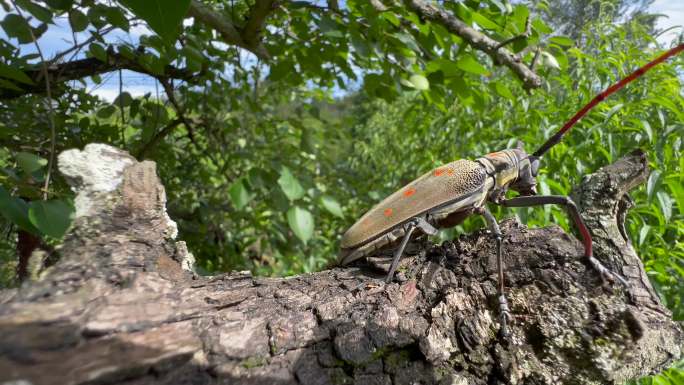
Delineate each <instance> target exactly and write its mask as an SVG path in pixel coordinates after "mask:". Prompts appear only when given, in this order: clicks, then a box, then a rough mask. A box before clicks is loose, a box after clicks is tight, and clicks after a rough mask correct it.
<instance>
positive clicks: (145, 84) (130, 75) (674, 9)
mask: <svg viewBox="0 0 684 385" xmlns="http://www.w3.org/2000/svg"><path fill="white" fill-rule="evenodd" d="M650 10H651V12H653V13H658V14H662V15H664V17H661V18H660V19H659V21H658V27H659V28H661V29H667V28H670V27H675V26H679V27H677V28H674V29H673V30H671V31H669V32H667V33H665V34H663V35H661V36H659V37H658V41H659V42H661V43H663V44H666V43H669V42H670V41H671V40H672V39H675V38H676V37H677V36H679V34H681V32H682V27H681V25H684V0H656V1H655V2H654V3H653V5H652V6H651V8H650ZM4 15H5V12H4V11H3V10H2V8H0V18H4ZM146 33H149V31H148V30H147V28H145V27H144V26H135V27H132V28H131V31H130V34H127V33H124V32H122V31H118V33H117V32H116V31H115V32H112V33H111V34H110V35H109V36H110V39H112V38H113V40H110V41H114V42H117V41H119V42H124V41H125V42H129V43H135V42H137V40H138V38H139V37H140V36H141V35H142V34H146ZM88 36H89V34H87V33H79V34H77V36H76V38H77V40H78V41H83V40H85V39H87V38H88ZM0 38H5V39H6V38H7V37H6V36H5V35H4V32H3V31H2V30H1V29H0ZM39 43H40V45H41V49H42V51H43V54H44V55H45V56H46V57H48V58H50V57H53V56H54V55H55V54H56V53H57V52H60V51H63V50H65V49H67V48H69V47H71V45H72V44H73V37H72V35H71V29H70V28H69V22H68V20H67V18H66V17H62V18H58V19H57V20H56V25H54V26H51V27H50V28H49V30H48V31H47V32H46V33H45V35H43V37H42V38H41V39H40V40H39ZM31 52H35V48H34V46H33V45H32V44H27V45H22V53H31ZM83 56H84V53H83V52H81V53H80V54H79V55H78V56H77V57H83ZM122 75H123V89H124V90H125V91H128V92H129V93H131V94H132V95H133V96H140V95H143V94H145V93H147V92H151V93H152V94H153V95H154V94H155V93H156V92H163V91H158V87H157V85H156V81H155V79H153V78H151V77H149V76H146V75H142V74H139V73H135V72H131V71H123V73H122ZM102 78H103V82H102V84H99V85H95V84H92V83H90V82H89V83H88V88H89V89H90V91H91V93H93V94H96V95H99V96H100V97H102V98H103V99H105V100H109V101H112V100H114V98H116V96H117V95H118V94H119V74H118V72H115V73H110V74H106V75H103V76H102Z"/></svg>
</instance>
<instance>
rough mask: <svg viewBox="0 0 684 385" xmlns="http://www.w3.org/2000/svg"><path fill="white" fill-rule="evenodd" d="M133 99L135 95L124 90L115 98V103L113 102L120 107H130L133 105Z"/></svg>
mask: <svg viewBox="0 0 684 385" xmlns="http://www.w3.org/2000/svg"><path fill="white" fill-rule="evenodd" d="M132 101H133V97H132V96H131V94H129V93H128V92H126V91H124V92H122V93H120V94H119V96H117V97H116V99H114V103H112V104H113V105H115V106H117V107H119V108H121V107H128V106H130V105H131V102H132Z"/></svg>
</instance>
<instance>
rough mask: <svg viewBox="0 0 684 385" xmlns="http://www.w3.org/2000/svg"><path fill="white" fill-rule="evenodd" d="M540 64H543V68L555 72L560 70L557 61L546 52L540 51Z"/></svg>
mask: <svg viewBox="0 0 684 385" xmlns="http://www.w3.org/2000/svg"><path fill="white" fill-rule="evenodd" d="M541 54H542V62H543V63H544V65H545V66H547V67H551V68H555V69H557V70H559V69H560V64H558V60H556V58H555V57H554V56H553V55H551V54H550V53H548V52H546V51H542V53H541Z"/></svg>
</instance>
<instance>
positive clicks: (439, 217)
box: [338, 44, 684, 335]
mask: <svg viewBox="0 0 684 385" xmlns="http://www.w3.org/2000/svg"><path fill="white" fill-rule="evenodd" d="M682 51H684V44H680V45H678V46H676V47H674V48H672V49H670V50H669V51H667V52H665V53H664V54H662V55H660V56H659V57H657V58H656V59H655V60H653V61H651V62H649V63H648V64H646V65H645V66H643V67H641V68H639V69H637V70H636V71H634V72H632V73H631V74H630V75H629V76H627V77H626V78H624V79H622V80H620V81H619V82H617V83H615V84H613V85H611V86H610V87H608V88H607V89H606V90H604V91H603V92H601V93H600V94H598V95H597V96H596V97H594V98H593V99H592V100H591V101H590V102H589V103H588V104H587V105H585V106H584V107H582V109H580V110H579V111H578V112H576V113H575V115H573V116H572V118H570V120H568V121H567V122H566V123H565V124H564V125H563V127H561V129H560V130H558V132H556V134H554V135H553V136H552V137H551V138H550V139H548V140H547V141H546V143H544V144H543V145H542V146H541V147H540V148H539V149H538V150H537V151H535V152H534V153H533V154H532V155H528V154H527V153H525V151H524V150H523V149H522V148H515V149H507V150H503V151H498V152H492V153H489V154H487V155H484V156H483V157H481V158H477V159H475V160H465V159H459V160H456V161H453V162H451V163H448V164H446V165H444V166H440V167H437V168H435V169H433V170H431V171H430V172H428V173H426V174H424V175H423V176H421V177H420V178H418V179H416V180H414V181H413V182H411V183H409V184H408V185H406V186H404V187H402V188H401V189H400V190H398V191H396V192H395V193H393V194H392V195H390V196H388V197H387V198H385V199H384V200H383V201H382V202H380V203H379V204H377V205H376V206H375V207H373V208H372V209H371V210H370V211H368V212H367V213H366V214H365V215H364V216H362V217H361V219H359V220H358V221H357V222H356V223H355V224H354V225H352V227H350V228H349V230H347V232H346V233H345V234H344V235H343V236H342V242H341V249H342V250H341V253H340V256H339V259H338V263H339V264H340V265H344V264H348V263H350V262H352V261H354V260H357V259H359V258H362V257H368V256H371V255H373V254H374V253H375V252H376V251H379V250H381V249H387V248H390V247H392V246H396V244H397V243H398V241H399V240H401V242H399V246H398V247H397V248H396V250H395V252H394V255H393V259H392V264H391V265H390V268H389V273H388V274H387V279H386V282H388V283H389V282H391V281H392V277H393V276H394V272H395V271H396V269H397V266H398V265H399V259H400V258H401V255H402V253H403V252H404V249H405V248H406V245H407V244H408V242H409V240H410V239H411V237H415V236H417V235H421V234H427V235H434V234H437V231H438V230H437V229H438V228H443V227H451V226H455V225H456V224H458V223H460V222H461V221H463V220H464V219H465V218H466V217H467V216H469V215H471V214H474V213H477V214H481V215H483V216H484V219H485V221H486V222H487V226H488V227H489V230H490V231H491V232H492V234H493V235H494V237H495V239H496V261H497V270H498V297H499V317H500V320H501V330H500V331H501V333H502V334H503V335H506V334H507V327H506V324H507V322H508V320H509V319H510V317H511V315H510V312H509V309H508V302H507V301H506V296H505V295H504V266H503V261H502V256H501V241H502V239H503V236H502V234H501V231H500V230H499V225H498V224H497V222H496V219H495V218H494V216H493V215H492V213H491V212H490V211H489V210H488V209H487V206H486V203H488V202H489V203H493V204H497V205H502V206H505V207H530V206H540V205H547V204H557V205H564V206H565V207H566V208H567V209H568V211H569V212H570V216H571V217H572V220H573V221H574V223H575V226H576V227H577V229H578V230H579V233H580V236H581V238H582V242H583V244H584V257H585V258H586V259H587V261H588V262H589V264H590V265H591V266H592V267H593V268H594V269H595V270H597V271H598V272H599V273H600V274H601V276H602V278H604V279H606V280H608V281H610V282H614V281H615V280H616V279H617V280H618V281H620V282H621V283H622V284H623V285H627V283H626V282H625V280H624V279H623V278H622V277H620V276H619V275H617V274H614V273H612V272H611V271H609V270H608V269H607V268H606V267H604V266H603V264H601V262H599V261H598V260H597V259H596V258H595V257H594V256H593V254H592V240H591V235H590V234H589V230H588V229H587V227H586V226H585V225H584V223H583V222H582V218H581V217H580V215H579V212H578V211H577V206H576V205H575V203H574V202H573V201H572V200H571V199H570V198H569V197H566V196H560V195H547V196H537V195H535V194H536V184H537V181H536V179H535V178H536V176H537V174H538V172H539V162H540V160H541V158H542V156H543V155H544V154H545V153H546V152H547V151H548V150H549V149H550V148H551V147H553V146H554V145H556V144H557V143H559V142H560V140H561V138H562V137H563V135H565V133H567V132H568V130H570V128H571V127H572V126H574V125H575V123H577V122H578V121H579V120H580V119H581V118H582V117H583V116H584V115H586V113H587V112H588V111H589V110H591V109H592V108H594V106H596V105H597V104H598V103H600V102H601V101H602V100H604V99H605V98H607V97H608V96H610V95H611V94H613V93H615V92H616V91H618V90H619V89H621V88H623V87H624V86H626V85H627V84H628V83H630V82H632V81H634V80H635V79H636V78H638V77H640V76H641V75H643V74H644V73H645V72H646V71H648V70H649V69H651V68H652V67H653V66H655V65H657V64H660V63H662V62H663V61H665V60H667V59H668V58H670V57H671V56H674V55H676V54H678V53H680V52H682ZM509 188H510V189H511V190H514V191H517V192H518V194H519V195H518V196H516V197H514V198H510V199H507V198H506V191H507V190H508V189H509Z"/></svg>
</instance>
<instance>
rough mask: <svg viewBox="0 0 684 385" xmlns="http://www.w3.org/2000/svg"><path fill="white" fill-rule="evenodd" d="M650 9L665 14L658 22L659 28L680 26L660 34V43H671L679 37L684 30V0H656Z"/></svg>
mask: <svg viewBox="0 0 684 385" xmlns="http://www.w3.org/2000/svg"><path fill="white" fill-rule="evenodd" d="M649 10H650V11H651V12H652V13H657V14H661V15H663V17H660V18H659V19H658V23H657V24H656V26H657V27H658V28H659V29H663V30H664V29H667V28H671V27H678V28H673V29H672V30H670V31H668V32H667V33H664V34H662V35H660V36H658V42H659V43H661V44H665V45H669V43H670V42H671V41H672V40H673V39H676V38H677V37H679V35H680V34H681V33H682V30H683V29H682V25H684V1H682V0H656V1H655V2H653V5H651V8H650V9H649Z"/></svg>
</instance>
